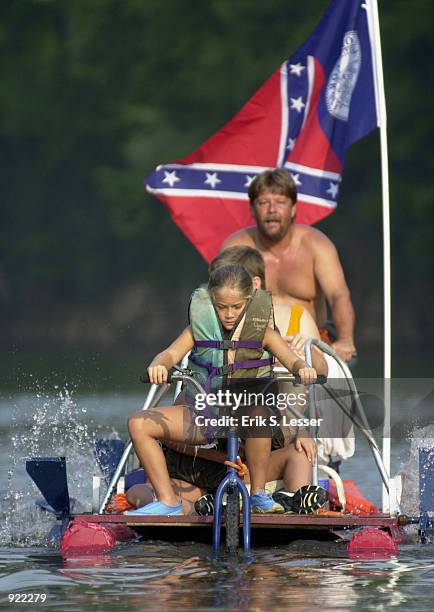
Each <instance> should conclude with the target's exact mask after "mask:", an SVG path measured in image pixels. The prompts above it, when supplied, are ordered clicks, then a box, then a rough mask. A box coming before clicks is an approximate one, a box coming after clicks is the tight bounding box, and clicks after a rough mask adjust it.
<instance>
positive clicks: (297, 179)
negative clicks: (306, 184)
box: [290, 172, 301, 187]
mask: <svg viewBox="0 0 434 612" xmlns="http://www.w3.org/2000/svg"><path fill="white" fill-rule="evenodd" d="M290 174H291V176H292V179H293V181H294V183H295V184H296V186H297V187H300V185H301V181H300V175H299V174H292V172H290Z"/></svg>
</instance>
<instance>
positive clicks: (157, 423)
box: [128, 406, 207, 506]
mask: <svg viewBox="0 0 434 612" xmlns="http://www.w3.org/2000/svg"><path fill="white" fill-rule="evenodd" d="M128 430H129V432H130V436H131V440H132V442H133V445H134V450H135V451H136V454H137V456H138V458H139V461H140V463H141V464H142V466H143V467H144V469H145V471H146V473H147V475H148V478H149V480H150V481H151V483H152V485H153V487H154V489H155V493H156V495H157V498H158V500H159V501H161V502H163V503H165V504H167V505H168V506H176V505H177V504H178V496H177V494H176V493H175V491H174V490H173V487H172V485H171V482H170V477H169V473H168V471H167V465H166V460H165V458H164V454H163V451H162V449H161V446H160V444H159V442H158V441H159V440H171V441H173V442H185V443H187V444H206V442H207V440H206V438H204V437H203V435H202V434H201V433H200V431H199V430H198V428H197V427H194V426H192V412H191V409H190V408H187V407H186V406H169V407H164V408H153V409H152V410H146V411H143V410H141V411H140V412H136V413H135V414H133V415H132V416H131V417H130V418H129V419H128Z"/></svg>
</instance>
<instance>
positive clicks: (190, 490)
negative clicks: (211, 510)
mask: <svg viewBox="0 0 434 612" xmlns="http://www.w3.org/2000/svg"><path fill="white" fill-rule="evenodd" d="M171 483H172V486H173V488H174V490H175V494H176V495H178V496H179V497H180V498H181V501H182V510H183V512H184V514H195V511H194V502H195V501H196V500H197V499H199V497H200V496H201V495H204V493H205V489H199V487H195V486H194V485H192V484H190V483H189V482H185V481H184V480H179V478H172V479H171ZM127 500H128V501H129V502H130V504H133V505H134V506H136V508H140V507H141V506H146V504H150V503H151V502H152V501H154V489H153V487H152V485H151V484H150V483H145V484H136V485H133V486H132V487H131V488H130V489H128V491H127Z"/></svg>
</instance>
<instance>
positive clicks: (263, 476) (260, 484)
mask: <svg viewBox="0 0 434 612" xmlns="http://www.w3.org/2000/svg"><path fill="white" fill-rule="evenodd" d="M245 448H246V459H247V464H248V466H249V473H250V483H251V489H250V493H251V495H253V494H254V493H257V492H258V491H263V490H264V489H265V483H266V482H267V474H268V469H269V468H268V464H269V461H270V458H271V438H246V441H245Z"/></svg>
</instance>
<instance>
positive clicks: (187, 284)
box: [0, 0, 433, 373]
mask: <svg viewBox="0 0 434 612" xmlns="http://www.w3.org/2000/svg"><path fill="white" fill-rule="evenodd" d="M327 4H328V2H327V1H326V0H321V1H318V0H305V1H304V2H303V3H300V2H295V1H291V0H290V1H288V0H271V1H270V2H267V3H264V2H262V1H260V0H248V1H247V0H238V1H237V2H232V1H229V0H208V1H207V2H202V1H200V0H183V2H179V1H176V0H166V1H165V2H160V1H159V0H146V2H143V1H142V0H123V1H122V2H121V1H118V0H92V1H90V2H74V1H73V0H63V1H62V2H55V1H52V0H19V1H16V0H3V2H2V3H1V4H0V74H1V85H0V155H1V164H0V173H1V174H0V176H1V208H0V313H1V322H0V333H1V337H2V338H3V340H2V345H3V348H4V349H7V348H9V347H10V346H15V347H18V348H26V347H30V346H34V347H35V346H36V347H38V346H44V347H48V346H55V345H56V346H67V347H75V348H87V349H92V348H95V349H101V350H102V349H105V348H115V347H119V348H120V347H122V346H123V347H130V348H139V347H143V346H144V343H146V347H147V348H146V351H149V353H151V352H152V351H153V350H154V349H155V348H157V347H158V346H160V345H162V344H163V343H164V342H165V341H166V340H167V339H169V338H170V337H171V336H173V334H175V333H176V332H177V331H178V330H179V329H180V328H181V326H182V325H183V324H184V321H185V308H186V304H187V300H188V294H189V292H190V291H191V289H192V288H193V287H194V286H195V285H196V284H197V283H199V282H202V280H204V278H205V276H206V266H205V264H204V262H203V261H202V260H201V258H200V256H199V255H198V253H197V252H196V251H195V249H194V248H193V247H192V246H191V245H190V244H189V243H188V241H187V240H186V239H185V238H184V236H183V235H182V234H181V232H180V231H179V230H178V229H177V227H176V226H175V225H174V224H173V223H172V222H171V220H170V218H169V216H168V214H167V212H166V211H165V209H164V208H163V207H162V205H161V204H160V203H159V202H157V200H155V199H154V198H152V197H151V196H149V195H147V194H145V192H144V189H143V179H144V176H145V175H146V173H147V172H149V171H151V170H152V169H153V167H154V166H155V165H157V164H158V163H161V162H165V161H170V160H173V159H177V158H180V157H182V156H184V155H186V154H187V153H189V152H190V151H191V150H193V149H194V148H196V147H197V146H198V145H199V144H200V143H201V142H202V141H203V140H204V139H206V138H207V137H208V136H209V135H211V134H212V133H213V132H214V131H215V130H217V129H218V128H220V127H221V126H222V125H223V124H224V123H225V122H226V121H227V120H229V119H230V118H231V117H232V116H233V114H234V113H235V112H236V111H238V110H239V108H240V107H241V105H242V104H243V103H244V102H245V101H246V100H247V99H248V98H249V97H250V96H251V95H252V94H253V93H254V91H255V90H256V89H257V88H258V87H259V86H260V85H261V84H262V83H263V81H264V80H265V79H266V78H267V77H268V76H269V75H270V74H271V72H273V71H274V70H275V68H276V67H277V66H278V65H279V64H280V63H281V62H282V61H283V60H284V59H285V58H286V57H288V56H289V55H290V54H291V53H292V52H293V51H294V50H295V49H296V48H297V47H298V46H299V44H300V43H301V42H302V41H303V40H304V39H305V37H306V36H307V35H308V34H309V32H310V31H311V30H312V29H313V27H314V26H315V25H316V23H317V22H318V20H319V19H320V17H321V14H322V12H323V10H324V9H325V7H326V6H327ZM379 4H380V7H379V8H380V19H381V22H380V25H381V30H382V37H383V57H384V72H385V81H386V96H387V103H388V117H389V130H388V133H389V146H390V181H391V216H392V266H393V304H394V306H393V325H394V347H395V351H401V352H403V353H405V354H409V355H410V354H413V353H417V356H418V362H417V363H420V364H426V354H427V353H428V352H429V351H430V349H431V344H432V332H431V329H432V325H431V310H432V308H431V305H430V302H431V300H430V297H431V299H432V292H431V286H432V273H430V266H429V263H430V262H431V260H432V254H431V253H432V249H431V243H432V237H433V221H432V214H430V209H431V200H432V194H433V185H432V181H431V177H430V172H431V171H432V148H431V147H430V146H429V145H430V144H431V140H432V136H431V134H432V120H431V108H430V100H429V95H428V93H429V87H428V76H429V68H430V66H429V61H430V57H432V49H431V48H430V44H431V39H432V35H431V31H432V13H433V6H432V2H431V0H415V2H411V3H409V2H408V1H407V0H396V1H395V2H393V3H386V2H383V1H380V3H379ZM318 227H320V229H322V230H323V231H325V232H326V233H327V234H328V235H329V236H330V237H331V238H332V240H333V241H334V242H335V244H336V245H337V246H338V249H339V251H340V253H341V257H342V260H343V263H344V267H345V270H346V274H347V278H348V281H349V284H350V286H351V289H352V293H353V300H354V303H355V306H356V310H357V314H358V334H357V335H358V344H359V346H360V347H361V350H362V354H363V350H364V349H365V350H366V351H367V352H369V351H371V353H372V351H375V352H378V351H380V352H381V342H382V263H381V257H382V255H381V253H382V251H381V249H382V246H381V244H382V238H381V188H380V163H379V144H378V134H372V135H370V136H369V137H368V138H366V139H365V140H364V141H363V142H360V143H357V144H356V145H354V146H353V148H352V149H351V150H350V153H349V155H348V157H347V160H346V167H345V172H344V180H343V185H342V189H341V193H340V200H339V207H338V210H337V212H336V213H335V214H334V215H333V216H332V217H330V218H328V219H326V220H324V221H323V222H321V223H320V224H318ZM401 373H402V372H401Z"/></svg>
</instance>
